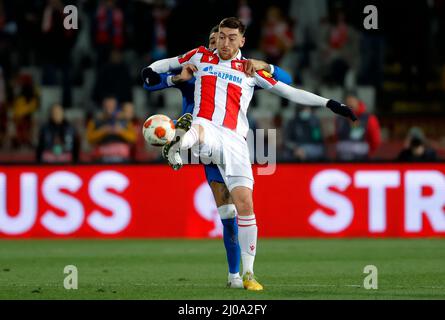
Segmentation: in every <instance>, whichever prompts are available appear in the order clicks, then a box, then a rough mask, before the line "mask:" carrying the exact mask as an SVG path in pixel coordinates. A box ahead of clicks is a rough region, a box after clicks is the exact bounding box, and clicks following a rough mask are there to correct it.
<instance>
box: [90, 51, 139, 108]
mask: <svg viewBox="0 0 445 320" xmlns="http://www.w3.org/2000/svg"><path fill="white" fill-rule="evenodd" d="M109 92H113V95H114V96H115V97H116V98H117V100H118V102H124V101H131V99H132V82H131V76H130V70H129V68H128V66H127V64H126V63H125V62H124V61H123V60H122V53H121V52H120V51H119V50H113V51H112V53H111V56H110V61H109V62H108V63H106V64H105V65H103V66H102V67H101V68H100V70H99V73H98V75H97V78H96V83H95V86H94V92H93V98H94V101H95V102H96V103H97V104H100V103H101V101H103V99H104V98H105V97H106V96H107V95H108V93H109Z"/></svg>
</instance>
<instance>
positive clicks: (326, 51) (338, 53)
mask: <svg viewBox="0 0 445 320" xmlns="http://www.w3.org/2000/svg"><path fill="white" fill-rule="evenodd" d="M334 19H335V20H334V23H333V24H329V25H328V24H326V21H325V20H324V19H322V21H321V24H320V28H319V32H320V37H319V42H320V43H319V50H320V52H319V54H320V62H321V64H322V73H323V76H324V78H325V79H324V80H325V81H327V82H328V83H330V84H333V85H339V86H342V85H344V83H345V78H346V74H347V73H348V71H349V70H350V69H351V68H352V69H356V68H357V64H358V61H357V59H358V57H359V45H358V44H359V43H358V35H357V33H356V32H355V30H354V29H353V28H352V27H351V26H350V25H349V24H348V23H347V22H346V17H345V13H344V11H343V10H342V9H340V8H338V9H337V10H336V11H335V18H334Z"/></svg>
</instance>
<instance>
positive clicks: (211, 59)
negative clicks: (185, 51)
mask: <svg viewBox="0 0 445 320" xmlns="http://www.w3.org/2000/svg"><path fill="white" fill-rule="evenodd" d="M201 62H202V63H211V64H218V63H219V58H218V57H217V56H215V55H210V54H204V55H202V58H201Z"/></svg>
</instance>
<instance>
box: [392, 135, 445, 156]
mask: <svg viewBox="0 0 445 320" xmlns="http://www.w3.org/2000/svg"><path fill="white" fill-rule="evenodd" d="M397 160H398V161H406V162H425V161H436V160H437V154H436V151H435V150H434V149H432V148H430V147H429V146H428V145H427V141H426V138H425V136H424V134H423V132H422V130H420V129H419V128H415V127H414V128H411V130H410V131H409V133H408V137H407V139H406V142H405V148H404V149H403V150H402V151H401V152H400V154H399V156H398V158H397Z"/></svg>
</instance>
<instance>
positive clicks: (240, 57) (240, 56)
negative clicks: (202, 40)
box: [213, 49, 243, 61]
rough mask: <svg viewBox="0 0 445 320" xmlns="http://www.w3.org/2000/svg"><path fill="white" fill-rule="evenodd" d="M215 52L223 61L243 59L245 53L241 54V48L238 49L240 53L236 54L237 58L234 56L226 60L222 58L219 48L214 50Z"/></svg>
mask: <svg viewBox="0 0 445 320" xmlns="http://www.w3.org/2000/svg"><path fill="white" fill-rule="evenodd" d="M213 53H214V54H216V55H217V56H218V58H220V59H221V60H222V61H231V60H241V59H242V57H243V55H242V54H241V49H239V50H238V53H237V54H236V57H235V58H233V59H228V60H224V59H223V58H221V57H220V56H219V53H218V49H215V50H213Z"/></svg>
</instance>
